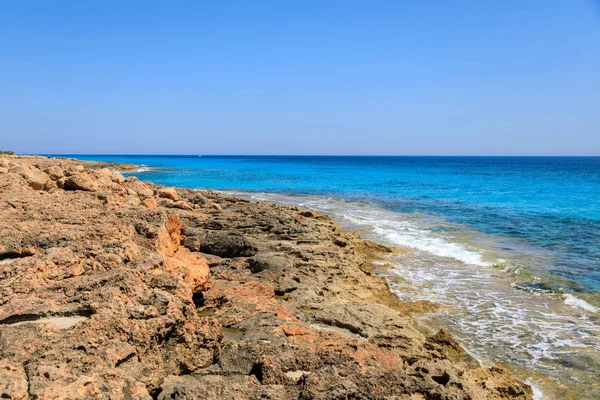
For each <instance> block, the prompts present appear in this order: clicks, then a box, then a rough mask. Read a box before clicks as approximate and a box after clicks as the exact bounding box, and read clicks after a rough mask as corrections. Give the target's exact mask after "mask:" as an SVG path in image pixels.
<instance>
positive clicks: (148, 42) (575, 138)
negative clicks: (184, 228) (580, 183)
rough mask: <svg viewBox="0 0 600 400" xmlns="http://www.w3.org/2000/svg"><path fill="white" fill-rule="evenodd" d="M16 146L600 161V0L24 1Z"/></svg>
mask: <svg viewBox="0 0 600 400" xmlns="http://www.w3.org/2000/svg"><path fill="white" fill-rule="evenodd" d="M0 73H1V75H2V79H0V148H4V149H12V150H14V151H18V152H29V153H96V154H98V153H111V154H112V153H141V154H143V153H151V154H197V153H198V154H200V153H201V154H408V155H412V154H415V155H417V154H426V155H436V154H457V155H463V154H474V155H600V5H599V4H598V1H596V0H594V1H590V0H543V1H542V0H539V1H537V0H503V1H498V0H473V1H464V0H463V1H460V0H438V1H433V0H430V1H383V0H382V1H349V0H345V1H335V0H320V1H276V0H273V1H259V0H247V1H227V0H225V1H176V2H166V1H160V2H159V1H149V0H146V1H126V2H123V1H109V0H104V1H91V0H88V1H85V0H84V1H61V0H56V1H27V0H23V1H18V2H17V1H13V2H4V3H3V4H2V9H1V10H0Z"/></svg>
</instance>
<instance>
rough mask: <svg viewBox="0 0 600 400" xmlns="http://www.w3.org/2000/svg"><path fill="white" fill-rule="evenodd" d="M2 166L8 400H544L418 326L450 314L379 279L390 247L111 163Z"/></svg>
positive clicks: (1, 310)
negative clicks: (432, 314)
mask: <svg viewBox="0 0 600 400" xmlns="http://www.w3.org/2000/svg"><path fill="white" fill-rule="evenodd" d="M4 160H8V161H7V162H4ZM0 162H2V165H0V168H3V169H4V170H2V171H0V183H1V184H2V186H0V188H1V189H2V190H1V193H0V194H1V198H0V200H1V201H2V207H1V209H0V212H2V214H3V215H2V220H3V221H6V222H4V226H3V229H4V230H3V231H2V232H4V233H3V236H2V237H1V238H0V239H1V240H0V250H2V251H1V252H0V253H2V254H0V257H1V258H2V260H3V261H6V260H9V261H10V262H8V263H4V264H2V265H0V273H1V274H2V276H3V277H4V279H3V280H2V282H0V290H2V293H4V294H5V295H6V296H5V297H4V298H5V299H6V301H5V302H4V303H0V333H1V334H2V335H1V337H2V338H8V339H4V342H2V345H1V346H0V363H4V364H7V365H8V367H7V369H6V371H10V372H2V373H4V374H11V375H10V376H9V377H10V378H11V380H12V381H14V382H16V383H17V385H16V386H15V387H16V389H15V387H12V388H8V389H6V388H2V386H1V385H0V390H13V391H18V390H21V392H19V393H21V394H24V395H25V396H23V397H22V398H27V397H28V396H34V395H35V396H40V397H44V396H50V395H51V394H64V395H66V396H73V397H72V398H78V394H80V393H85V396H87V397H88V398H104V396H107V395H108V394H109V393H112V394H113V395H115V396H116V398H119V394H120V393H125V392H127V393H130V394H134V395H135V396H133V398H168V397H169V396H175V398H193V397H198V396H207V397H209V398H210V396H212V395H214V396H220V397H222V398H229V397H228V396H230V397H233V396H234V395H236V394H237V395H240V394H242V395H246V396H248V397H251V395H253V396H258V395H271V396H273V395H275V398H297V397H298V395H299V394H302V395H310V396H313V397H315V398H325V397H323V396H326V395H327V393H338V394H339V395H345V396H348V395H352V396H356V397H358V398H384V397H388V396H405V397H401V398H411V399H419V398H426V397H428V396H448V397H449V398H460V397H461V396H464V395H469V396H471V397H472V398H475V399H477V398H498V399H501V398H523V399H529V398H531V397H532V391H531V388H530V387H529V386H526V385H525V384H523V383H521V382H519V381H517V380H515V379H514V378H513V377H511V376H510V373H509V372H508V371H507V370H506V369H504V368H500V367H481V366H479V364H478V362H477V361H476V360H475V359H474V358H472V357H471V356H469V355H468V354H467V353H466V352H465V351H464V350H463V349H462V348H461V347H460V346H459V345H458V343H457V342H456V341H455V340H454V339H453V338H452V337H451V336H450V335H448V334H447V333H445V332H444V331H440V332H438V333H435V334H432V333H431V332H428V330H427V329H426V328H425V327H423V326H421V325H419V324H417V322H416V320H415V319H414V318H412V317H411V316H410V314H411V313H412V312H416V311H419V310H423V309H431V307H434V308H435V307H437V306H436V305H435V304H433V303H431V302H429V303H431V304H429V303H426V302H413V303H410V304H409V303H406V302H405V303H403V302H401V301H400V300H399V299H398V297H396V295H394V294H393V293H392V291H391V290H390V288H389V286H388V284H387V282H386V280H385V278H382V277H378V276H376V274H375V273H374V272H373V271H374V266H373V261H374V260H380V259H383V257H384V256H385V255H386V254H389V253H390V249H389V248H386V247H385V246H382V245H378V244H375V243H373V242H370V241H367V240H363V239H361V238H360V237H359V236H358V234H356V233H353V232H348V231H344V230H341V229H340V228H339V226H338V225H337V224H336V223H334V222H333V221H332V220H331V219H330V218H329V217H327V216H325V215H323V214H320V213H318V212H315V211H310V210H307V209H302V208H298V207H291V206H282V205H276V204H272V203H264V202H250V201H248V200H245V199H242V198H236V197H233V196H228V195H223V194H219V193H216V192H211V191H194V190H190V189H170V188H163V187H162V186H160V185H154V184H151V183H147V182H141V181H139V180H137V178H131V177H130V178H127V179H125V178H124V177H123V176H122V175H121V174H120V173H112V172H111V171H110V170H108V171H107V169H106V168H104V169H103V167H105V166H107V164H106V163H102V162H98V163H89V162H84V161H76V160H65V159H61V160H59V159H56V160H54V159H45V158H42V157H40V158H37V157H36V158H34V159H31V158H27V157H2V158H0ZM61 162H62V165H61V164H60V163H61ZM36 164H37V165H38V167H39V168H38V167H36V166H35V165H36ZM86 167H87V168H86ZM57 169H60V170H61V171H62V172H59V171H58V170H57ZM61 173H62V174H63V176H60V175H61ZM64 175H66V176H64ZM54 178H56V179H54ZM61 180H62V181H61ZM42 181H44V182H42ZM60 186H62V188H61V187H60ZM65 188H66V189H67V190H64V189H65ZM11 227H16V229H17V232H19V233H18V235H15V234H14V231H13V232H12V233H11V230H12V229H13V228H11ZM15 238H17V239H20V240H17V241H15ZM98 282H102V284H100V285H99V284H98ZM57 289H58V291H57ZM66 317H70V318H74V317H77V318H78V319H77V320H76V321H75V324H74V325H68V326H67V328H63V329H62V330H61V329H60V328H59V327H57V326H56V325H53V324H52V323H51V322H46V323H43V322H42V321H44V318H49V319H51V318H66ZM28 321H29V322H34V321H36V322H38V323H35V324H33V323H27V322H28ZM69 321H70V320H69ZM24 322H25V323H24ZM40 337H43V338H44V341H45V343H44V344H42V343H41V342H40V340H41V339H40ZM67 337H68V338H69V343H68V344H66V343H64V342H63V340H64V339H65V338H67ZM25 339H28V340H25ZM97 339H102V340H100V341H98V340H97ZM117 339H118V340H117ZM28 342H32V343H33V346H34V350H33V351H31V350H27V346H26V343H28ZM75 344H77V345H75ZM49 354H52V356H51V357H50V358H48V355H49ZM66 359H75V360H77V361H75V362H74V363H73V362H71V363H69V364H68V366H67V364H65V360H66ZM90 362H94V363H96V364H95V365H94V367H92V368H91V370H90V367H89V366H86V365H90V364H89V363H90ZM60 366H67V368H68V370H69V372H70V373H67V374H66V375H65V374H64V373H61V374H59V373H57V371H58V370H59V369H60ZM48 371H52V372H51V373H49V376H50V378H45V377H44V376H45V375H44V374H46V373H48ZM2 373H0V375H1V374H2ZM115 374H116V375H115ZM75 375H77V376H79V377H80V378H78V379H76V380H75V381H74V382H73V380H72V379H71V378H70V377H73V376H75ZM115 376H118V379H115ZM81 377H83V378H81ZM84 378H85V379H84ZM0 381H1V380H0ZM19 385H21V386H19ZM23 385H24V386H23ZM23 387H26V388H27V390H26V393H25V392H23V390H22V388H23ZM19 388H21V389H19ZM186 396H187V397H186ZM15 397H16V396H15ZM16 398H19V397H16ZM242 398H244V397H242Z"/></svg>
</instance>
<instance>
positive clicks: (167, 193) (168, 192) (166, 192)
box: [158, 188, 179, 201]
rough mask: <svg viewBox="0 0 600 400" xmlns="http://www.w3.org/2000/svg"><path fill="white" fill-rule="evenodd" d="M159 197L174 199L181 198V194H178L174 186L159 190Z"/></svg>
mask: <svg viewBox="0 0 600 400" xmlns="http://www.w3.org/2000/svg"><path fill="white" fill-rule="evenodd" d="M158 197H162V198H165V199H171V200H173V201H177V200H179V196H178V195H177V191H176V190H175V189H173V188H162V189H160V190H159V191H158Z"/></svg>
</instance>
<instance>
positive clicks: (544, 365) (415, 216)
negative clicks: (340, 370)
mask: <svg viewBox="0 0 600 400" xmlns="http://www.w3.org/2000/svg"><path fill="white" fill-rule="evenodd" d="M70 156H73V157H76V158H79V159H83V160H100V161H116V162H124V163H131V164H136V165H138V166H139V169H137V170H135V171H133V172H132V173H133V174H135V175H136V176H137V177H138V178H140V179H141V180H148V181H152V182H156V183H160V184H163V185H167V186H175V187H186V188H193V189H212V190H218V191H224V192H228V193H232V194H235V195H239V196H244V197H247V198H249V199H253V200H259V201H270V202H276V203H283V204H293V205H298V206H302V207H307V208H311V209H315V210H318V211H321V212H323V213H326V214H328V215H329V216H331V217H332V218H333V219H335V220H337V221H338V222H339V223H340V224H341V225H342V226H343V227H345V228H348V229H353V230H356V231H358V232H359V233H360V234H361V235H362V237H364V238H367V239H371V240H374V241H377V242H380V243H383V244H385V245H388V246H393V247H397V248H401V249H403V251H398V252H396V253H395V255H393V256H390V257H389V259H388V260H386V261H385V266H384V265H382V266H381V267H380V268H379V270H380V274H381V275H383V276H385V277H386V278H387V279H388V282H389V284H390V287H391V289H392V290H393V291H394V292H395V293H396V294H397V295H398V297H399V298H400V299H401V300H403V301H417V300H430V301H433V302H437V303H441V304H443V305H445V306H447V307H444V308H443V310H442V311H438V312H435V313H432V314H424V315H420V316H418V319H419V321H420V322H421V323H422V324H423V325H425V326H428V327H430V328H431V329H432V330H436V329H441V328H443V329H446V330H447V331H449V332H451V333H452V334H453V335H454V336H455V337H456V338H457V339H458V340H459V341H460V342H461V344H462V345H463V347H464V348H465V349H466V350H467V351H468V352H469V353H470V354H471V355H473V356H474V357H476V358H477V359H478V360H480V362H481V363H482V364H483V365H491V364H501V365H504V366H507V367H509V368H510V369H512V370H513V371H514V372H515V374H516V375H517V376H518V377H520V378H521V379H522V380H524V381H526V382H527V383H529V384H531V385H532V387H533V388H534V392H535V397H536V398H537V399H546V398H547V399H571V398H572V399H592V398H596V399H597V398H600V157H433V156H432V157H408V156H407V157H404V156H398V157H391V156H390V157H370V156H198V155H193V156H149V155H143V156H142V155H70Z"/></svg>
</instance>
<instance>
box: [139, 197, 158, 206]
mask: <svg viewBox="0 0 600 400" xmlns="http://www.w3.org/2000/svg"><path fill="white" fill-rule="evenodd" d="M141 205H143V206H144V207H146V208H156V206H157V204H156V200H154V199H152V198H148V199H145V200H142V203H141Z"/></svg>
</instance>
